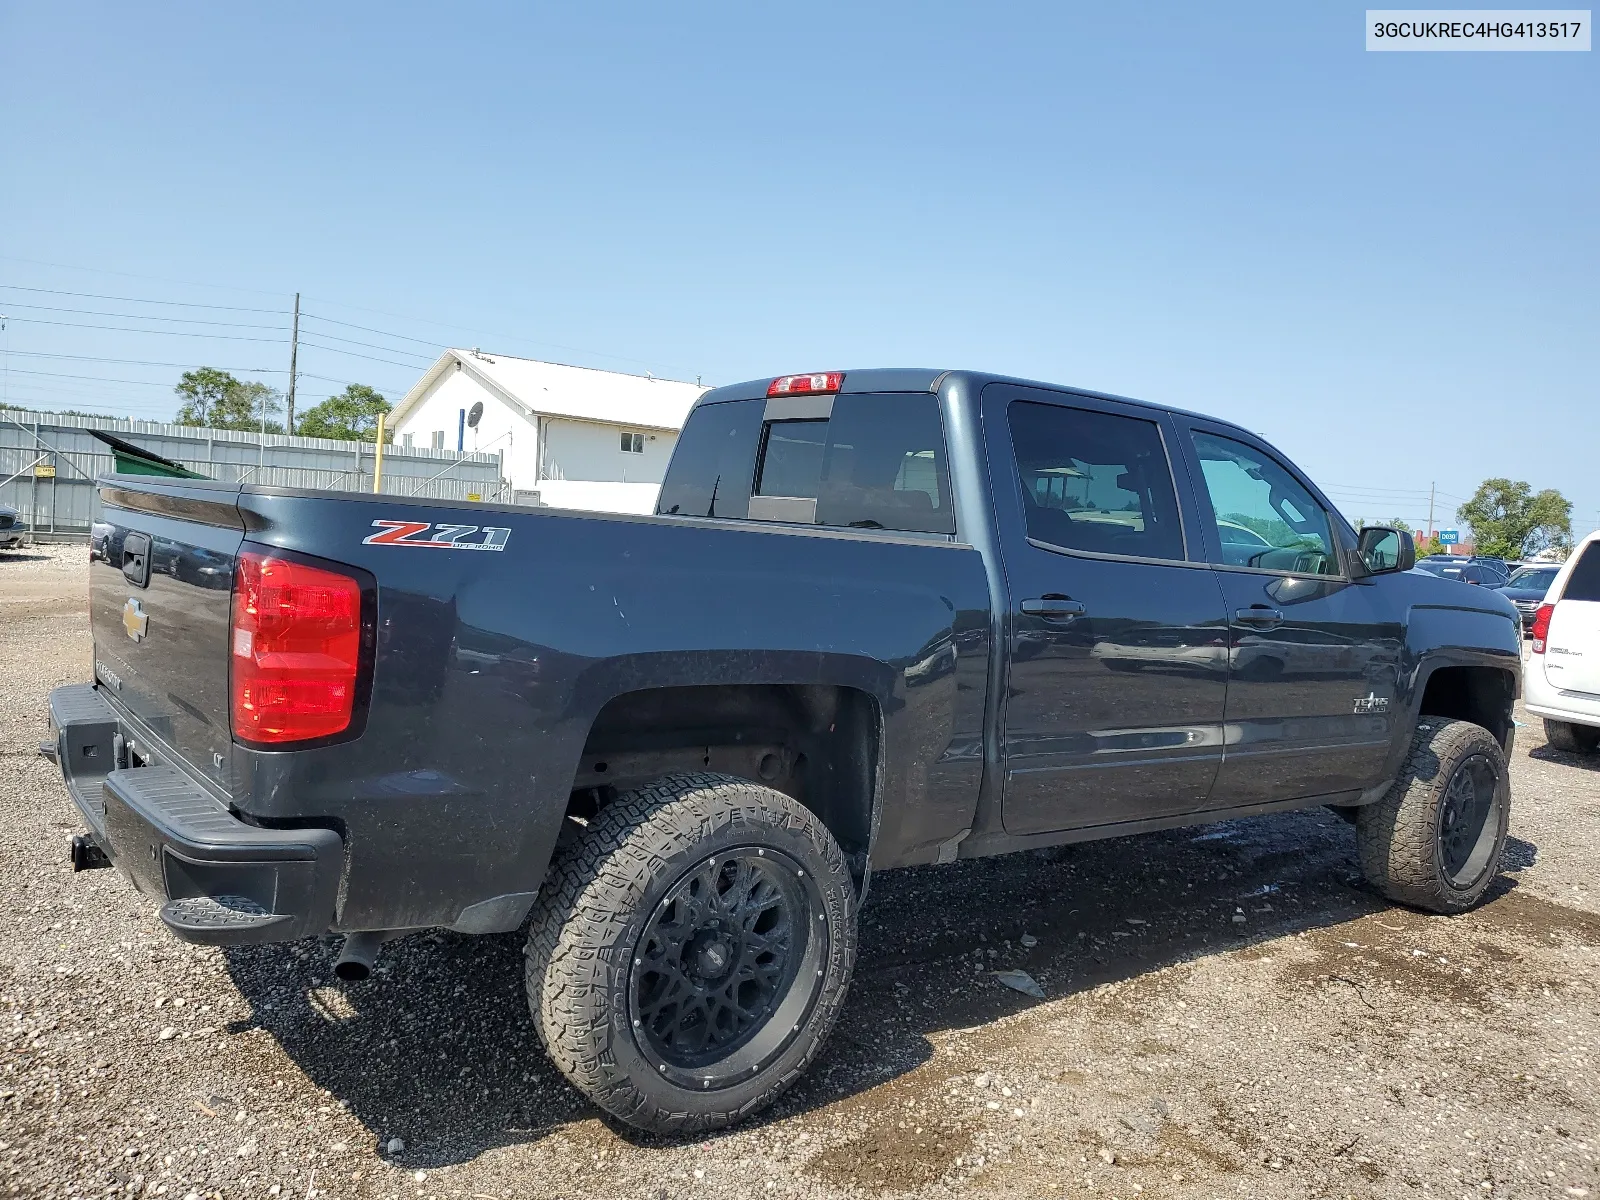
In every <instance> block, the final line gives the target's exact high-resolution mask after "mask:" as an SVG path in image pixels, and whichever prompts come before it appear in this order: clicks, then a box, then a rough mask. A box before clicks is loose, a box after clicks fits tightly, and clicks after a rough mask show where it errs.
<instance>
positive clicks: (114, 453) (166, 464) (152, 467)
mask: <svg viewBox="0 0 1600 1200" xmlns="http://www.w3.org/2000/svg"><path fill="white" fill-rule="evenodd" d="M89 432H90V433H92V434H93V435H94V436H95V437H97V438H99V439H100V440H101V441H102V442H104V443H105V444H106V445H108V446H110V447H111V458H112V460H113V461H114V462H115V464H116V468H117V474H119V475H160V476H162V477H163V478H166V479H207V478H209V476H206V475H202V474H200V473H199V472H198V471H191V470H189V468H188V467H186V466H184V465H183V464H182V463H176V462H173V461H172V460H171V459H170V458H162V457H161V455H159V454H155V453H153V452H151V451H149V450H142V449H140V448H139V447H138V446H135V445H134V444H133V443H132V442H125V441H123V440H122V439H121V438H119V437H113V436H112V435H111V434H109V433H106V432H104V431H103V430H99V429H91V430H89Z"/></svg>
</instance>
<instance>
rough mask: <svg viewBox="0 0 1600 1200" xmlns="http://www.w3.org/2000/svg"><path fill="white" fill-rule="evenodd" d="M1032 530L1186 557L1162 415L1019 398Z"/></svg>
mask: <svg viewBox="0 0 1600 1200" xmlns="http://www.w3.org/2000/svg"><path fill="white" fill-rule="evenodd" d="M1006 419H1007V421H1008V423H1009V424H1010V426H1011V444H1012V447H1013V449H1014V452H1015V455H1016V462H1017V478H1018V482H1019V483H1020V484H1021V486H1022V507H1023V514H1024V520H1025V521H1026V523H1027V529H1028V536H1029V537H1030V538H1032V539H1033V540H1034V541H1036V542H1044V543H1047V544H1048V545H1051V546H1056V547H1060V548H1061V549H1064V550H1081V551H1086V552H1088V553H1091V554H1116V555H1122V556H1125V557H1129V558H1155V559H1171V560H1173V561H1178V560H1181V559H1182V558H1183V531H1182V527H1181V526H1180V524H1179V521H1178V498H1177V493H1176V492H1175V491H1174V489H1173V485H1172V469H1171V467H1170V466H1168V463H1167V452H1166V449H1165V447H1164V446H1163V444H1162V441H1161V429H1160V427H1159V426H1158V425H1157V424H1156V423H1155V422H1154V421H1145V420H1141V419H1139V418H1136V417H1123V416H1118V415H1117V414H1115V413H1107V412H1099V411H1096V410H1093V409H1085V408H1068V407H1066V406H1065V405H1058V404H1037V403H1034V402H1032V401H1028V400H1016V401H1013V402H1012V403H1011V405H1010V406H1009V407H1008V408H1007V409H1006Z"/></svg>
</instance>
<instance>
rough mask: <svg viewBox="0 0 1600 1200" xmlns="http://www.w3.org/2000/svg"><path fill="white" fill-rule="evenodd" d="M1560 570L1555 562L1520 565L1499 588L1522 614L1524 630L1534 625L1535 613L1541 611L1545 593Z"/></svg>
mask: <svg viewBox="0 0 1600 1200" xmlns="http://www.w3.org/2000/svg"><path fill="white" fill-rule="evenodd" d="M1560 571H1561V568H1560V567H1559V566H1557V565H1555V564H1554V563H1552V564H1551V565H1549V566H1533V567H1520V568H1518V569H1517V570H1515V571H1513V572H1512V573H1511V578H1510V579H1508V580H1506V582H1505V585H1504V586H1503V587H1501V588H1499V589H1497V590H1498V591H1499V592H1500V594H1501V595H1502V596H1504V597H1505V598H1506V599H1507V600H1509V601H1511V603H1512V604H1514V605H1515V606H1516V609H1517V611H1518V612H1519V613H1521V614H1522V629H1523V632H1527V631H1528V630H1529V629H1531V628H1532V627H1533V617H1534V614H1535V613H1537V612H1538V611H1539V605H1540V604H1541V603H1543V602H1544V595H1545V593H1546V592H1548V591H1549V590H1550V585H1551V584H1552V583H1554V582H1555V578H1556V576H1557V575H1558V574H1559V573H1560Z"/></svg>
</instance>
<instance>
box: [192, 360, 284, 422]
mask: <svg viewBox="0 0 1600 1200" xmlns="http://www.w3.org/2000/svg"><path fill="white" fill-rule="evenodd" d="M172 390H173V391H174V392H176V393H177V394H178V395H179V396H180V397H181V398H182V400H183V403H182V404H181V405H180V406H179V408H178V424H179V425H200V426H204V427H206V428H208V429H242V430H250V431H260V430H261V429H263V428H265V430H266V432H267V433H282V432H283V425H282V424H281V423H280V422H278V421H276V420H274V419H273V418H274V417H276V416H277V415H278V414H279V413H281V412H282V411H283V397H282V396H280V395H279V394H278V391H277V389H276V388H272V387H269V386H268V385H266V384H264V383H259V382H256V381H254V380H251V381H249V382H246V381H244V380H242V379H235V378H234V377H233V376H232V375H230V374H229V373H228V372H227V371H219V370H217V369H216V368H215V367H198V368H196V369H195V370H193V371H185V372H184V373H183V376H182V377H181V378H180V379H179V380H178V383H177V386H175V387H174V388H173V389H172Z"/></svg>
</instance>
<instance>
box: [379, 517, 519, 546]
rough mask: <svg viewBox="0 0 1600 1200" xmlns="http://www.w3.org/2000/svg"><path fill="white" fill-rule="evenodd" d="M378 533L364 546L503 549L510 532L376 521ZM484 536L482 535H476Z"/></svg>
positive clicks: (424, 523)
mask: <svg viewBox="0 0 1600 1200" xmlns="http://www.w3.org/2000/svg"><path fill="white" fill-rule="evenodd" d="M372 527H373V528H374V529H377V530H378V531H379V532H377V533H374V534H372V535H370V536H368V537H364V538H362V539H361V544H362V545H364V546H420V547H421V548H422V549H424V550H504V549H505V548H506V543H507V542H508V541H510V540H511V530H509V529H499V528H496V527H494V526H492V525H491V526H479V525H436V524H433V523H432V522H429V521H374V522H373V523H372ZM477 535H482V536H477Z"/></svg>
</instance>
